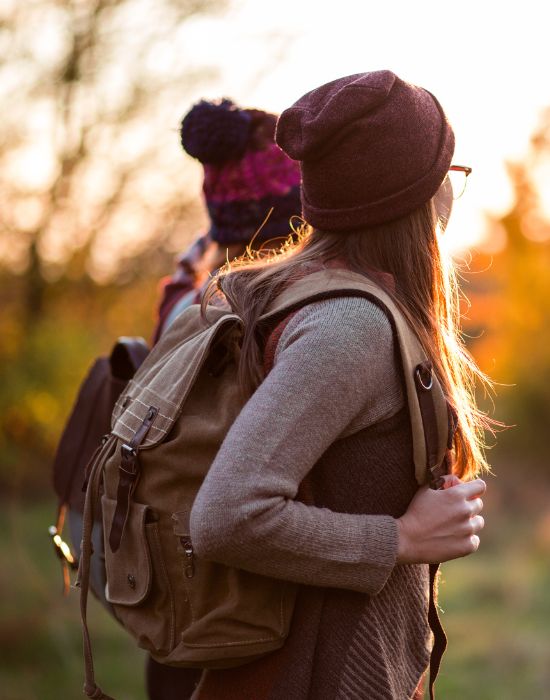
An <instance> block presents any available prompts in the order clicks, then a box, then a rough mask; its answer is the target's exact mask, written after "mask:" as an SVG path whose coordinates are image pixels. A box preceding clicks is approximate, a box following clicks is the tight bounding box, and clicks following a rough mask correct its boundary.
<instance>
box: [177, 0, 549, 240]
mask: <svg viewBox="0 0 550 700" xmlns="http://www.w3.org/2000/svg"><path fill="white" fill-rule="evenodd" d="M548 20H550V4H548V3H546V2H543V1H542V0H538V1H537V0H522V2H510V1H509V0H501V1H500V2H496V1H495V0H464V1H463V2H451V3H447V2H445V3H444V2H442V1H441V0H438V1H436V0H416V1H414V2H412V1H410V0H408V1H406V0H386V2H384V1H383V0H379V1H378V2H376V3H372V2H368V1H367V0H363V1H361V0H355V1H354V0H338V1H337V2H323V1H322V0H277V1H276V2H269V3H268V2H265V1H264V2H261V1H260V0H235V1H234V2H233V5H232V7H231V9H230V10H229V12H227V13H225V14H224V15H222V16H219V17H215V18H201V19H197V20H193V21H192V22H190V23H189V24H188V25H187V26H186V27H185V39H186V48H187V49H191V51H190V53H191V54H192V55H193V57H194V61H196V65H197V66H200V65H205V64H206V65H211V66H217V67H218V68H219V70H220V75H219V79H218V80H217V81H215V82H214V83H211V84H210V86H209V88H208V90H209V91H208V92H207V91H206V90H205V86H204V84H203V85H202V92H201V91H200V90H201V88H198V92H197V94H195V95H193V98H195V99H196V98H198V97H202V96H207V97H217V96H220V95H222V94H223V95H226V96H229V97H232V98H234V99H235V100H237V101H238V102H240V103H242V104H246V105H249V106H255V107H263V108H268V109H272V110H274V111H280V110H282V109H284V108H285V107H287V106H289V105H290V104H291V103H292V102H293V101H294V100H295V99H297V98H298V97H300V96H301V95H302V94H303V93H304V92H307V91H308V90H310V89H312V88H314V87H317V86H318V85H320V84H322V83H325V82H327V81H329V80H332V79H334V78H338V77H340V76H343V75H348V74H351V73H358V72H362V71H370V70H377V69H381V68H389V69H391V70H393V71H394V72H396V73H397V74H398V75H399V76H400V77H402V78H404V79H406V80H409V81H410V82H414V83H416V84H418V85H421V86H423V87H426V88H428V89H429V90H430V91H431V92H433V93H434V94H435V95H436V96H437V97H438V99H439V100H440V102H441V103H442V105H443V107H444V108H445V110H446V112H447V114H448V116H449V119H450V121H451V123H452V124H453V127H454V130H455V133H456V137H457V147H456V152H455V158H454V162H455V163H460V164H465V165H470V166H471V167H472V168H473V169H474V172H473V174H472V176H471V177H470V180H469V183H468V189H467V190H466V193H465V195H464V196H463V198H462V199H461V200H460V201H459V202H457V203H456V205H455V211H454V215H453V218H452V220H451V224H450V226H449V229H448V236H447V239H448V240H449V243H450V244H451V246H452V247H453V248H459V247H461V246H462V245H468V244H472V243H476V242H479V241H480V239H481V237H482V234H483V229H484V224H483V221H484V219H483V216H484V214H483V212H484V211H489V212H494V213H498V212H501V211H503V210H504V209H505V208H506V206H507V205H508V204H509V202H510V188H509V185H508V181H507V178H506V175H505V169H504V162H505V160H506V159H513V158H515V157H521V156H522V154H524V153H525V151H526V149H527V146H528V140H529V136H530V133H531V132H532V130H533V129H534V127H535V126H536V124H537V119H538V115H539V113H540V110H541V108H542V107H544V106H545V105H550V79H549V70H548V69H549V68H550V60H549V54H548V27H549V26H550V23H549V21H548ZM188 107H189V103H186V104H183V105H181V109H182V113H183V112H184V111H185V110H186V109H187V108H188Z"/></svg>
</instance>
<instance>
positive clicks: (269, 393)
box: [191, 298, 402, 595]
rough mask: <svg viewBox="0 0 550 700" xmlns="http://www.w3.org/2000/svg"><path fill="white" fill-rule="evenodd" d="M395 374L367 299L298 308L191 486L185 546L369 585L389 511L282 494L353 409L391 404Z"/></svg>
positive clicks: (368, 589)
mask: <svg viewBox="0 0 550 700" xmlns="http://www.w3.org/2000/svg"><path fill="white" fill-rule="evenodd" d="M397 376H398V374H397V371H396V367H395V360H394V353H393V334H392V330H391V326H390V324H389V321H388V320H387V318H386V316H385V315H384V313H383V312H382V311H381V310H380V309H379V308H378V307H377V306H376V305H375V304H373V303H372V302H370V301H369V300H367V299H363V298H338V299H331V300H326V301H322V302H317V303H315V304H311V305H309V306H308V307H306V308H304V309H302V310H300V311H299V312H298V313H297V314H296V315H295V316H294V317H293V318H292V319H291V321H290V322H289V324H288V325H287V327H286V329H285V331H284V333H283V335H282V337H281V339H280V341H279V345H278V348H277V353H276V356H275V363H274V366H273V368H272V370H271V372H270V373H269V374H268V375H267V377H266V378H265V380H264V381H263V383H262V384H261V385H260V387H259V388H258V389H257V391H256V392H255V393H254V395H253V396H252V397H251V398H250V400H249V401H248V402H247V403H246V405H245V406H244V408H243V410H242V411H241V413H240V415H239V416H238V417H237V419H236V421H235V422H234V424H233V425H232V427H231V429H230V431H229V432H228V434H227V436H226V439H225V440H224V442H223V444H222V446H221V448H220V450H219V452H218V454H217V456H216V458H215V460H214V462H213V464H212V466H211V468H210V470H209V472H208V474H207V476H206V478H205V480H204V482H203V484H202V486H201V489H200V491H199V493H198V495H197V498H196V500H195V503H194V506H193V509H192V512H191V538H192V540H193V543H194V547H195V551H196V552H197V554H198V555H199V556H201V557H203V558H205V559H210V560H214V561H219V562H221V563H224V564H227V565H230V566H236V567H239V568H242V569H246V570H249V571H253V572H256V573H259V574H263V575H266V576H272V577H277V578H284V579H287V580H290V581H294V582H297V583H303V584H309V585H318V586H326V587H336V588H345V589H349V590H355V591H360V592H364V593H368V594H371V595H372V594H375V593H377V592H378V591H380V590H381V589H382V587H383V586H384V584H385V582H386V580H387V578H388V576H389V575H390V573H391V571H392V569H393V567H394V565H395V560H396V554H397V524H396V521H395V520H394V518H393V517H391V516H384V515H352V514H346V513H336V512H333V511H331V510H329V509H326V508H318V507H314V506H310V505H306V504H304V503H301V502H299V501H296V500H294V499H295V498H296V495H297V492H298V487H299V485H300V483H301V481H302V480H303V478H304V477H305V476H306V475H307V473H308V472H309V471H310V470H311V469H312V467H313V466H314V465H315V463H316V462H317V461H318V459H319V458H320V457H321V456H322V454H323V453H324V452H325V450H326V449H327V448H328V447H329V446H330V445H331V444H332V443H333V442H334V441H335V440H337V439H338V438H339V437H340V436H341V435H342V434H344V433H345V432H346V429H347V428H349V426H350V425H352V424H353V423H354V422H356V421H357V419H358V417H359V416H361V415H365V413H366V415H369V412H370V415H371V416H372V419H373V422H374V421H375V420H377V419H380V416H382V415H387V414H390V413H392V412H395V411H396V410H398V409H399V408H400V406H401V405H402V396H401V393H400V385H399V382H398V379H397ZM342 467H343V468H345V465H342ZM365 467H366V468H368V465H365Z"/></svg>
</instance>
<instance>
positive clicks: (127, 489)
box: [109, 406, 158, 552]
mask: <svg viewBox="0 0 550 700" xmlns="http://www.w3.org/2000/svg"><path fill="white" fill-rule="evenodd" d="M157 414H158V408H155V407H154V406H150V407H149V410H148V411H147V415H146V416H145V418H144V419H143V422H142V423H141V425H140V426H139V428H138V429H137V430H136V432H135V433H134V436H133V437H132V439H131V440H130V442H129V443H128V444H126V443H123V444H122V445H121V447H120V466H119V468H118V471H119V479H118V487H117V495H116V508H115V514H114V516H113V523H112V525H111V531H110V533H109V546H110V548H111V551H112V552H116V551H117V550H118V548H119V547H120V542H121V540H122V535H123V534H124V528H125V526H126V521H127V520H128V513H129V512H130V503H131V501H132V494H133V493H134V490H135V488H136V484H137V480H138V478H139V461H138V451H139V446H140V445H141V443H142V442H143V440H144V439H145V436H146V435H147V433H148V432H149V429H150V427H151V426H152V425H153V422H154V420H155V418H156V416H157Z"/></svg>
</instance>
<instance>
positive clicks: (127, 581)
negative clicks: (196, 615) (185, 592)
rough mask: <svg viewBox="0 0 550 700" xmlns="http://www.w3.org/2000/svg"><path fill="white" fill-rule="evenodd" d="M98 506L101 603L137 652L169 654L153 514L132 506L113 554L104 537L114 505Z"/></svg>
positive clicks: (166, 600) (168, 596)
mask: <svg viewBox="0 0 550 700" xmlns="http://www.w3.org/2000/svg"><path fill="white" fill-rule="evenodd" d="M101 501H102V507H103V525H104V532H105V534H106V536H105V567H106V573H107V586H106V590H105V597H106V599H107V600H108V602H109V603H111V605H112V606H113V609H114V612H115V615H116V617H117V618H118V619H119V621H120V622H121V623H122V625H123V626H124V627H125V628H126V629H127V630H128V631H129V632H130V633H131V634H132V635H133V636H134V637H135V639H136V640H137V642H138V644H139V646H140V647H142V648H143V649H147V650H148V651H151V652H156V653H164V654H165V653H169V652H170V650H171V649H172V648H173V647H174V641H175V637H174V635H175V613H174V599H173V595H172V589H171V586H170V582H169V579H168V574H167V571H166V565H165V562H164V557H163V553H162V548H161V542H160V537H159V526H158V522H157V519H156V517H155V513H154V511H153V509H152V508H151V507H150V506H147V505H145V504H142V503H135V502H132V503H131V505H130V511H129V514H128V520H127V522H126V527H125V530H124V536H123V537H122V541H121V544H120V547H119V548H118V550H117V551H116V552H113V551H112V550H111V547H110V546H109V541H108V537H107V533H109V532H110V528H111V523H112V521H113V517H114V514H115V510H116V500H114V499H111V498H107V497H106V496H103V497H102V499H101Z"/></svg>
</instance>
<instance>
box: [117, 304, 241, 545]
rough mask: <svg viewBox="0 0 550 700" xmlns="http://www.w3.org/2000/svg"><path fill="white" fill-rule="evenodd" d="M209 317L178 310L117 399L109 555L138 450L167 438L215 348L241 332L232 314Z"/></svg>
mask: <svg viewBox="0 0 550 700" xmlns="http://www.w3.org/2000/svg"><path fill="white" fill-rule="evenodd" d="M210 315H211V316H213V317H215V320H214V318H213V319H212V320H214V322H213V323H212V325H211V326H207V325H206V323H205V322H204V320H203V319H202V317H201V315H200V307H198V306H196V305H195V306H192V307H190V309H189V310H188V311H187V312H184V313H183V314H181V316H180V317H179V318H178V319H177V321H176V323H174V324H173V327H172V328H173V330H172V332H171V333H169V334H168V337H167V338H166V339H165V341H164V342H162V341H161V342H160V343H159V344H158V345H157V347H156V348H155V349H154V350H153V352H152V353H151V354H150V355H149V357H148V358H147V360H146V361H145V362H144V363H143V365H142V366H141V368H140V370H139V371H138V372H137V373H136V375H135V377H134V379H132V380H131V382H130V383H129V385H128V388H127V391H125V392H124V394H123V395H122V396H121V397H120V399H119V401H118V402H117V405H116V407H115V410H114V412H113V418H112V421H113V427H112V434H113V435H115V436H116V437H118V438H119V439H120V440H121V442H122V444H121V446H120V452H121V456H120V465H119V475H118V485H117V490H116V505H115V511H114V514H113V516H112V519H111V521H110V523H109V525H108V526H107V525H106V533H108V537H109V549H110V550H111V553H112V554H114V553H115V552H117V551H118V550H119V548H120V546H121V542H122V538H123V534H124V531H125V529H126V526H127V522H128V519H129V517H130V515H131V513H132V497H133V493H134V490H135V488H136V485H137V481H138V478H139V471H140V469H139V461H138V452H139V451H140V450H143V449H150V448H152V447H155V446H156V445H158V444H159V443H160V442H162V441H163V440H164V439H165V438H166V436H167V435H168V433H169V432H170V430H171V429H172V426H173V425H174V422H175V421H176V420H177V418H178V416H179V415H180V413H181V411H182V408H183V405H184V403H185V400H186V398H187V396H188V394H189V392H190V391H191V388H192V387H193V385H194V383H195V380H196V379H197V376H198V374H199V372H200V370H201V368H202V367H203V365H204V363H205V361H206V360H207V358H210V357H211V356H212V355H213V350H214V348H215V346H216V345H217V344H218V343H221V344H223V343H224V341H226V340H227V338H228V337H229V336H230V335H233V336H234V334H235V333H237V334H240V329H241V323H242V322H241V320H240V318H239V317H238V316H236V315H235V314H230V313H228V312H227V311H224V310H222V309H211V310H210Z"/></svg>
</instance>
